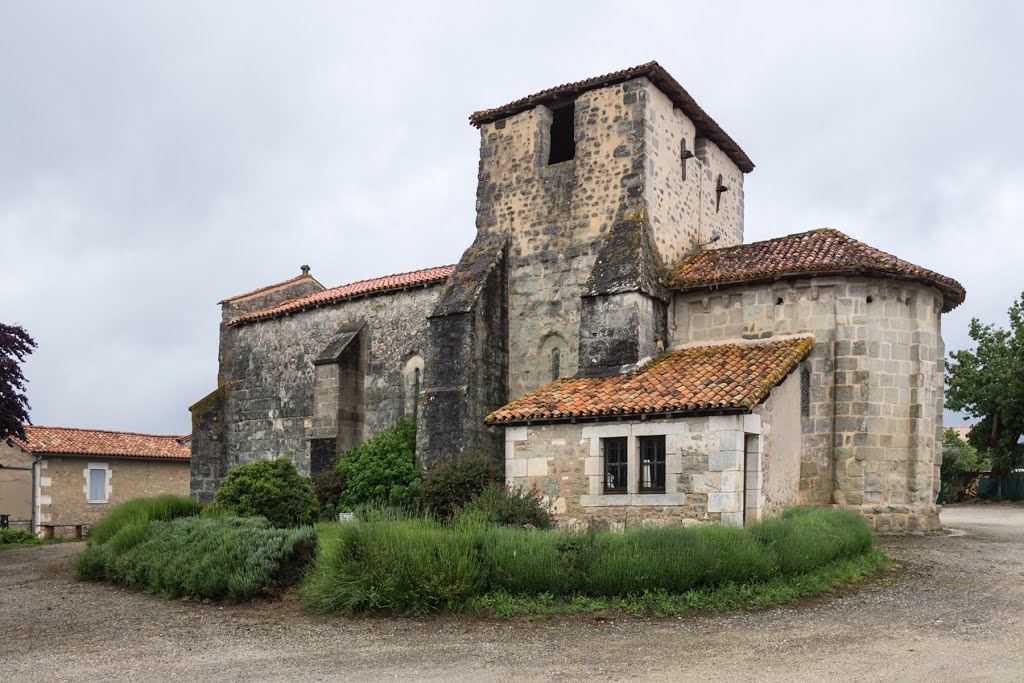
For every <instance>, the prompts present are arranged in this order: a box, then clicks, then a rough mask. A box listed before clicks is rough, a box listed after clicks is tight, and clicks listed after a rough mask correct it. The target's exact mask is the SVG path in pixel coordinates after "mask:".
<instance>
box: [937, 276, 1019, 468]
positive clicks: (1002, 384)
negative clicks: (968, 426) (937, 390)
mask: <svg viewBox="0 0 1024 683" xmlns="http://www.w3.org/2000/svg"><path fill="white" fill-rule="evenodd" d="M1022 302H1024V295H1022V297H1021V299H1018V300H1017V301H1015V302H1013V305H1012V306H1010V311H1009V313H1010V328H1009V329H1008V330H1004V329H1001V328H998V327H996V326H995V325H983V324H982V323H981V322H980V321H979V320H978V319H977V318H973V319H972V320H971V327H970V335H971V339H973V340H974V342H975V345H976V348H975V349H974V350H970V349H965V350H963V351H954V352H953V353H951V354H950V360H948V361H946V381H947V383H948V385H949V389H948V390H947V391H946V407H947V408H950V409H951V410H962V411H964V412H966V413H967V414H968V415H971V416H973V417H975V418H978V423H977V424H976V425H975V427H974V429H972V430H971V433H970V434H969V435H968V440H969V441H970V443H971V445H973V446H975V447H976V448H977V449H978V450H980V451H982V452H983V453H986V454H988V455H989V456H990V457H991V459H992V473H993V474H994V475H996V476H997V477H999V476H1005V475H1006V474H1007V473H1009V472H1010V471H1011V470H1013V469H1014V468H1017V467H1020V466H1021V463H1022V462H1024V445H1021V444H1020V443H1019V442H1020V440H1021V435H1024V303H1022Z"/></svg>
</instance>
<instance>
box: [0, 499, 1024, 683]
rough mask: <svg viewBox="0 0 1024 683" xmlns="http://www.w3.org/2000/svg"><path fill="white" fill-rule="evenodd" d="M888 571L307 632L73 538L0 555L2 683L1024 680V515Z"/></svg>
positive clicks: (351, 622)
mask: <svg viewBox="0 0 1024 683" xmlns="http://www.w3.org/2000/svg"><path fill="white" fill-rule="evenodd" d="M942 521H943V523H944V524H945V525H946V533H945V534H943V535H936V536H916V537H904V538H887V539H883V545H884V546H885V548H886V549H887V550H888V551H889V553H890V554H891V555H892V556H893V557H894V558H895V559H896V561H897V563H898V567H897V568H896V569H894V570H891V571H888V572H886V573H884V574H883V575H882V576H880V577H879V578H878V579H876V580H874V581H872V582H871V583H870V584H869V585H867V586H866V587H864V588H862V589H861V590H859V591H856V592H850V593H848V594H844V595H837V596H831V597H828V598H823V599H820V600H816V601H811V602H808V603H805V604H802V605H799V606H794V607H791V608H786V609H776V610H770V611H766V612H758V613H736V614H728V615H724V616H722V615H719V616H714V615H703V614H701V615H694V616H690V617H684V618H680V619H669V620H653V619H652V620H642V619H617V620H611V621H601V620H595V619H594V618H593V617H589V616H587V617H584V616H580V617H572V618H559V619H552V620H542V621H535V622H531V621H529V620H526V619H516V620H501V619H483V618H455V617H443V618H434V619H404V618H363V619H340V618H339V619H330V620H319V619H314V618H311V617H307V616H305V615H303V614H302V612H301V610H300V608H299V607H298V605H297V603H296V601H295V599H294V597H290V598H288V599H285V600H281V601H275V602H264V603H260V604H256V605H246V606H219V605H200V604H195V603H185V602H168V601H164V600H159V599H157V598H152V597H149V596H146V595H140V594H137V593H132V592H129V591H124V590H121V589H119V588H115V587H112V586H108V585H93V584H80V583H76V582H74V581H73V580H72V578H71V574H70V569H69V562H70V560H71V558H73V556H74V555H75V554H76V553H77V552H78V551H79V549H80V547H81V544H70V543H69V544H62V545H50V546H38V547H33V548H26V549H17V550H6V551H3V552H0V576H2V577H3V589H2V591H0V673H2V674H3V680H4V681H5V682H7V681H71V680H75V681H78V680H144V681H164V680H186V681H190V682H200V681H207V680H215V681H217V682H218V683H221V682H225V683H226V682H228V681H264V680H265V681H329V680H361V681H362V680H437V681H480V680H510V679H515V680H627V679H638V680H649V681H690V680H693V681H719V680H720V681H786V682H792V681H844V682H845V681H872V682H874V681H880V680H895V681H929V682H934V681H947V680H949V681H976V680H993V681H995V680H1001V681H1017V680H1024V617H1022V616H1021V610H1022V607H1024V507H1019V506H1010V505H1005V506H1004V505H998V506H972V507H949V508H946V510H945V511H944V512H943V513H942Z"/></svg>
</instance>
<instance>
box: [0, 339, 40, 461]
mask: <svg viewBox="0 0 1024 683" xmlns="http://www.w3.org/2000/svg"><path fill="white" fill-rule="evenodd" d="M35 348H36V342H35V340H34V339H32V337H30V336H29V334H28V332H26V331H25V330H24V329H23V328H21V327H19V326H17V325H4V324H3V323H0V441H3V440H4V439H6V438H7V437H8V436H12V435H13V436H17V437H20V438H22V439H24V438H25V430H24V428H23V427H22V425H24V424H26V423H30V421H29V419H28V409H29V405H28V399H27V398H26V397H25V376H24V375H23V374H22V373H21V363H22V362H23V361H24V360H25V356H27V355H28V354H30V353H32V350H33V349H35Z"/></svg>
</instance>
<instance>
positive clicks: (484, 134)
mask: <svg viewBox="0 0 1024 683" xmlns="http://www.w3.org/2000/svg"><path fill="white" fill-rule="evenodd" d="M574 107H575V110H574V111H575V140H576V152H575V158H574V159H572V160H570V161H565V162H562V163H560V164H556V165H552V166H548V165H546V164H547V158H548V151H549V149H550V127H551V121H552V113H551V111H550V110H548V109H547V108H546V107H544V106H538V107H536V108H534V109H532V110H528V111H524V112H521V113H519V114H516V115H514V116H510V117H508V118H506V119H503V120H500V121H496V122H492V123H487V124H484V125H482V126H481V128H480V135H481V148H480V171H479V182H478V190H477V228H478V231H480V233H487V232H490V233H495V234H505V235H509V236H510V245H509V261H508V287H509V393H510V396H509V399H514V398H517V397H519V396H521V395H522V394H524V393H526V392H528V391H531V390H533V389H535V388H537V387H539V386H541V385H543V384H546V383H547V382H549V381H550V380H551V363H550V352H551V349H552V348H554V347H558V348H559V351H560V359H561V373H562V374H573V373H575V372H576V369H577V367H578V353H579V334H580V330H579V326H580V293H581V292H582V291H583V289H584V286H585V284H586V283H587V280H588V277H589V276H590V274H591V271H592V269H593V267H594V263H595V258H596V255H597V253H598V251H599V250H600V247H601V240H602V238H603V237H604V236H605V235H607V233H608V232H609V230H610V229H611V227H612V226H613V225H614V224H615V223H616V222H619V221H621V220H622V218H623V217H624V216H625V215H627V214H629V213H630V212H635V211H637V210H638V209H644V210H645V211H646V213H647V215H648V216H649V220H650V224H651V226H652V229H653V232H654V238H655V242H656V244H657V245H658V247H659V250H661V251H662V260H665V261H674V260H678V258H680V257H681V256H682V255H683V254H685V253H686V252H688V251H689V250H691V249H692V248H693V247H694V246H695V244H696V239H697V236H698V232H701V229H700V227H699V226H700V225H702V224H704V223H706V224H707V225H708V226H709V227H712V228H713V227H716V226H725V225H727V224H728V225H730V226H731V228H730V229H728V230H724V231H723V233H724V234H723V241H722V242H721V244H723V245H724V244H728V243H732V241H733V240H735V241H739V240H740V239H742V216H741V214H742V201H741V197H742V192H741V187H742V174H741V173H739V171H738V170H736V168H735V165H734V164H732V162H731V161H730V160H728V158H727V157H725V155H723V154H721V153H720V152H718V151H717V148H716V147H714V145H713V144H711V143H708V144H707V145H704V149H705V150H706V153H705V154H704V161H703V162H701V161H699V160H697V159H696V158H694V159H690V160H689V161H688V162H687V163H688V164H689V165H690V166H689V170H690V171H691V172H689V173H688V174H687V179H686V180H685V181H684V180H683V177H682V167H681V164H682V162H681V158H680V151H681V150H680V140H681V139H682V138H684V137H686V136H689V140H688V143H687V144H688V146H689V148H690V149H691V150H692V149H694V148H696V147H697V146H698V142H699V141H697V140H694V139H693V136H694V129H693V125H692V123H691V122H689V120H688V119H686V117H685V116H684V115H683V114H682V113H681V112H679V111H678V110H674V109H673V108H672V105H671V102H670V101H669V100H668V98H667V97H665V96H664V95H663V94H662V93H661V92H660V91H658V90H657V88H656V87H654V86H653V85H652V84H651V83H650V82H649V81H647V79H645V78H639V79H635V80H632V81H628V82H625V83H620V84H616V85H612V86H609V87H605V88H600V89H596V90H592V91H589V92H586V93H583V94H582V95H580V96H579V97H578V98H577V100H576V101H575V105H574ZM702 163H703V164H710V165H711V169H710V170H711V172H712V173H713V174H715V176H716V177H717V174H718V173H722V174H723V176H725V177H727V178H731V179H732V180H729V181H728V182H729V183H731V186H732V188H733V189H732V195H731V196H728V197H723V203H722V205H721V207H720V209H719V211H718V212H714V213H713V206H712V204H710V203H709V202H712V201H713V197H712V195H713V194H714V193H713V189H712V194H711V195H708V194H707V190H706V187H705V185H706V183H705V185H702V183H704V181H703V180H701V178H703V177H704V176H706V175H707V173H698V172H695V171H696V169H697V168H698V167H699V166H700V165H701V164H702ZM702 188H703V189H702ZM701 197H702V198H703V201H701ZM709 197H711V198H710V199H709ZM712 213H713V217H711V216H712ZM704 232H705V233H706V235H710V232H706V231H704ZM542 350H543V353H542Z"/></svg>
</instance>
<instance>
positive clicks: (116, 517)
mask: <svg viewBox="0 0 1024 683" xmlns="http://www.w3.org/2000/svg"><path fill="white" fill-rule="evenodd" d="M201 510H202V506H201V505H200V504H199V503H197V502H196V501H194V500H192V499H191V498H189V497H188V496H171V495H166V496H156V497H155V498H136V499H134V500H129V501H127V502H125V503H121V504H120V505H117V506H115V507H114V508H112V509H111V510H110V512H108V513H107V514H106V515H105V516H104V517H103V519H101V520H100V521H99V523H98V524H96V526H94V527H93V528H92V530H91V531H89V541H90V543H94V544H95V543H106V542H107V540H109V539H110V538H111V537H112V536H114V535H115V534H116V533H117V532H118V531H120V530H121V529H122V528H123V527H125V526H129V525H132V524H139V523H145V522H148V521H150V520H163V521H166V520H170V519H176V518H178V517H190V516H192V515H198V514H199V512H200V511H201Z"/></svg>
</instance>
